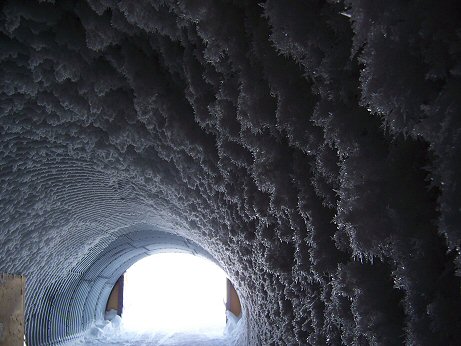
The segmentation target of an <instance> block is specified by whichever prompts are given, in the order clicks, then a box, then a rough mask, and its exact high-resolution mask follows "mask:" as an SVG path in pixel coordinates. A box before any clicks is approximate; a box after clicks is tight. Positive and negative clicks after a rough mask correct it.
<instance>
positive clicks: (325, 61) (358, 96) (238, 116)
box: [0, 0, 461, 345]
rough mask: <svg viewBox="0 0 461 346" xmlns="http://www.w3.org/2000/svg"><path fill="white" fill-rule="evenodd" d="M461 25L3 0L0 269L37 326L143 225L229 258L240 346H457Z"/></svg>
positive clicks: (307, 9)
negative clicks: (67, 286) (34, 313)
mask: <svg viewBox="0 0 461 346" xmlns="http://www.w3.org/2000/svg"><path fill="white" fill-rule="evenodd" d="M460 17H461V9H460V6H459V4H458V3H457V1H454V0H453V1H443V2H438V1H432V0H426V1H406V2H403V1H397V0H394V1H378V2H373V4H371V2H368V1H360V0H358V1H349V0H347V1H344V2H343V1H334V0H330V1H301V0H300V1H287V2H285V1H278V0H268V1H265V2H261V3H257V2H254V1H237V0H236V1H230V0H229V1H225V0H222V1H217V0H213V1H212V0H208V1H206V0H203V1H160V0H158V1H147V0H142V1H141V0H139V1H138V0H137V1H131V0H122V1H112V0H88V1H56V3H53V2H47V1H42V2H32V1H26V0H24V1H16V0H14V1H13V0H11V1H5V2H2V5H1V14H0V32H1V35H0V47H1V49H0V66H1V67H0V68H1V70H0V131H1V138H0V165H1V171H0V205H1V213H0V249H1V251H0V271H3V272H10V273H17V274H24V275H26V276H27V277H28V283H29V282H30V287H33V288H34V290H35V291H36V292H35V293H34V294H36V296H35V298H34V297H31V296H30V295H29V296H28V300H27V309H29V311H31V310H30V309H32V306H33V305H34V304H35V302H36V301H37V299H38V298H40V297H41V296H40V294H41V293H40V292H45V291H46V289H47V287H51V286H52V284H53V283H56V282H64V281H65V280H66V278H67V277H68V276H69V275H74V274H75V273H77V272H78V270H77V269H75V268H80V267H81V263H82V261H83V262H84V261H85V259H86V258H88V256H89V254H90V253H91V254H92V256H93V255H94V256H96V255H97V254H98V253H100V252H101V253H102V251H103V249H104V247H105V246H106V245H107V244H109V243H110V242H111V241H113V240H114V239H117V237H119V236H120V235H121V234H124V233H125V231H124V230H125V229H128V228H130V227H135V226H136V225H140V224H143V225H149V227H152V228H155V229H157V228H158V229H163V230H169V231H173V232H175V233H176V234H178V235H180V236H183V237H186V238H188V239H190V240H191V241H194V242H196V243H197V244H199V245H200V246H201V247H203V248H204V249H205V250H206V251H208V252H209V253H210V254H211V255H212V256H213V257H214V258H215V259H216V260H217V261H218V262H219V263H221V265H222V266H223V267H224V268H225V269H226V271H227V272H228V274H229V276H230V277H231V279H232V280H233V281H234V282H235V284H236V286H237V287H238V290H239V293H240V295H241V298H242V300H243V301H244V305H245V306H244V309H245V311H246V313H247V315H248V323H249V325H248V327H249V328H248V343H249V344H251V345H271V344H277V345H280V344H288V345H295V344H303V345H305V344H315V345H321V344H331V345H338V344H346V345H351V344H357V345H365V344H379V345H385V344H386V345H387V344H389V345H391V344H392V345H394V344H401V343H407V344H410V345H449V344H457V343H459V341H460V340H461V336H460V333H461V324H460V314H459V311H460V310H461V299H460V298H461V297H460V280H459V275H460V271H459V270H460V265H461V261H460V246H461V229H460V227H461V190H460V189H461V178H460V177H461V159H460V158H461V130H460V129H461V124H460V122H461V117H460V110H461V109H460V102H459V96H460V95H461V44H460V38H461V37H460V36H461V22H460V21H459V18H460ZM146 227H147V226H146ZM79 266H80V267H79ZM60 280H61V281H60ZM62 280H64V281H62ZM53 287H55V288H56V290H58V291H59V289H60V287H61V286H60V284H59V285H57V286H56V285H55V286H53ZM87 322H88V321H87ZM53 323H54V322H53ZM56 323H59V322H56ZM85 325H86V324H85V323H83V325H82V326H81V327H85ZM76 332H78V328H77V329H76V330H75V331H73V330H71V329H67V330H66V332H63V333H64V334H66V333H67V334H68V335H71V334H72V333H76ZM47 335H48V334H47ZM43 338H45V339H46V338H48V339H49V340H51V339H52V338H53V337H52V336H51V334H49V335H48V336H44V337H43Z"/></svg>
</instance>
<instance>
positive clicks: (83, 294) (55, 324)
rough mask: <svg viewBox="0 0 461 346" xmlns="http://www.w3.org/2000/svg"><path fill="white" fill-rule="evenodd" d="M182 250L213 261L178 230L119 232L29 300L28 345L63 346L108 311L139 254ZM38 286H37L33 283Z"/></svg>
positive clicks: (146, 254) (141, 256) (140, 255)
mask: <svg viewBox="0 0 461 346" xmlns="http://www.w3.org/2000/svg"><path fill="white" fill-rule="evenodd" d="M165 251H178V252H186V253H191V254H193V255H201V256H204V257H206V258H209V259H211V260H212V258H211V256H210V254H209V253H208V252H207V251H206V250H204V249H203V248H202V247H200V246H199V245H198V244H196V243H194V242H192V241H191V240H189V239H186V238H184V237H181V236H179V235H176V234H173V233H168V232H164V231H154V230H151V229H140V230H134V231H132V232H130V233H125V234H121V235H119V236H118V237H117V238H116V239H115V240H112V241H111V242H109V243H108V244H104V246H101V244H98V245H96V246H95V247H94V248H93V250H92V251H90V253H89V254H88V255H87V256H86V257H85V258H84V259H82V261H80V263H79V264H77V265H76V266H75V267H74V268H71V269H70V270H69V271H68V272H67V273H66V274H65V275H64V276H63V277H61V278H60V279H58V280H57V281H55V282H53V283H50V284H48V285H45V286H44V287H42V288H41V290H42V292H39V294H37V293H36V294H33V295H30V298H32V297H36V296H37V295H39V296H41V297H42V298H41V299H40V300H39V301H37V300H34V299H26V306H27V311H28V312H29V316H28V318H27V323H26V339H27V343H28V345H31V346H44V345H60V344H63V343H65V342H67V341H69V340H72V339H75V338H77V337H79V336H81V335H82V334H83V333H84V332H85V331H86V330H87V329H88V328H89V327H90V326H91V325H92V323H94V322H95V321H96V320H98V319H101V318H102V317H103V316H104V310H105V307H106V303H107V299H108V298H109V295H110V292H111V290H112V287H113V285H114V284H115V282H116V281H117V279H118V278H119V277H120V275H122V274H123V273H124V272H125V271H126V270H127V269H128V268H129V267H130V266H132V265H133V264H134V263H135V262H137V261H139V260H140V259H141V258H143V257H146V256H149V255H151V254H154V253H156V252H165ZM35 289H37V287H35Z"/></svg>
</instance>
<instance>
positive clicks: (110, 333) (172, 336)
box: [66, 310, 242, 346]
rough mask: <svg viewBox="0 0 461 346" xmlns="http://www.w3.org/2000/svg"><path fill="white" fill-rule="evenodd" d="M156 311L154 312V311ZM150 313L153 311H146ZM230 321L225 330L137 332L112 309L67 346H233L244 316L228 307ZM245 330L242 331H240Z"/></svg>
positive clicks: (235, 343) (236, 340)
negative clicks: (84, 333)
mask: <svg viewBox="0 0 461 346" xmlns="http://www.w3.org/2000/svg"><path fill="white" fill-rule="evenodd" d="M150 314H152V312H150ZM146 315H147V316H148V315H149V313H147V314H146ZM227 316H228V323H227V325H226V328H225V330H222V329H208V330H201V331H200V332H196V333H192V332H188V333H187V332H155V333H152V332H151V333H148V332H144V333H139V332H133V331H132V329H133V328H132V327H128V328H127V327H126V326H125V324H124V322H123V319H122V318H120V316H118V315H117V314H116V311H114V310H112V311H110V312H109V313H108V314H106V320H104V321H102V322H99V323H96V324H95V325H93V326H92V327H91V328H90V329H89V330H88V332H87V334H86V335H85V336H84V337H82V338H80V339H79V340H74V341H72V342H69V343H67V344H66V346H78V345H87V346H93V345H94V346H96V345H108V346H109V345H124V346H130V345H133V346H135V345H136V346H137V345H141V346H142V345H146V346H147V345H149V346H156V345H158V346H161V345H171V346H189V345H190V346H194V345H195V346H231V345H237V342H238V333H239V328H241V324H242V322H241V321H242V320H241V319H240V318H238V317H236V316H235V315H233V314H232V313H231V312H229V311H227ZM240 332H241V331H240Z"/></svg>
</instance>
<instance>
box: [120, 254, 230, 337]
mask: <svg viewBox="0 0 461 346" xmlns="http://www.w3.org/2000/svg"><path fill="white" fill-rule="evenodd" d="M225 297H226V275H225V273H224V272H223V271H222V270H221V269H220V268H219V267H218V266H217V265H215V264H214V263H212V262H210V261H208V260H205V259H203V258H200V257H197V256H193V255H189V254H183V253H161V254H156V255H153V256H150V257H146V258H144V259H142V260H140V261H139V262H137V263H136V264H134V265H133V266H132V267H131V268H130V269H129V270H128V271H127V272H126V274H125V288H124V310H123V325H124V328H125V329H126V330H130V331H136V332H159V331H160V332H184V331H187V332H195V333H206V334H212V333H222V332H223V330H224V327H225V324H226V317H225Z"/></svg>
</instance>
